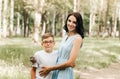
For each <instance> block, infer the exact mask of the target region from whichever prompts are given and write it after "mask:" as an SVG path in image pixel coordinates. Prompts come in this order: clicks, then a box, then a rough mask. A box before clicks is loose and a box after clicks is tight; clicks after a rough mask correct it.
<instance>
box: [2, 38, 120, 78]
mask: <svg viewBox="0 0 120 79" xmlns="http://www.w3.org/2000/svg"><path fill="white" fill-rule="evenodd" d="M55 40H56V45H55V49H57V48H58V47H59V43H60V40H61V38H58V37H57V38H55ZM119 48H120V40H118V39H117V38H107V39H106V40H102V39H96V38H85V39H84V42H83V46H82V48H81V49H80V53H79V55H78V58H77V61H76V67H75V69H77V70H79V69H86V68H89V67H94V68H98V69H99V68H104V67H107V66H109V65H110V64H111V63H113V62H118V61H119V60H120V52H119V51H120V49H119ZM38 50H41V46H40V45H38V44H34V43H33V42H32V41H31V38H11V39H9V38H7V39H0V62H2V63H0V71H2V72H1V73H0V79H30V67H31V63H30V62H29V57H30V56H32V55H33V54H34V53H35V52H36V51H38ZM6 73H7V74H6ZM76 79H79V75H76Z"/></svg>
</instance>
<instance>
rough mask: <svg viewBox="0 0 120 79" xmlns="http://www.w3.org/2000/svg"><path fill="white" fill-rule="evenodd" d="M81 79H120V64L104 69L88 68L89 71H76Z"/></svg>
mask: <svg viewBox="0 0 120 79" xmlns="http://www.w3.org/2000/svg"><path fill="white" fill-rule="evenodd" d="M75 73H77V74H80V76H79V78H80V79H120V63H113V64H111V65H110V66H109V67H107V68H104V69H100V70H98V69H94V68H88V69H87V70H81V71H76V70H75Z"/></svg>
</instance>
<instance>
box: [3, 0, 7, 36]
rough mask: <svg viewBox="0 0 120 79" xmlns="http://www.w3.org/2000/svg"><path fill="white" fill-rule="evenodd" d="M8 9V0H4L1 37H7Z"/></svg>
mask: <svg viewBox="0 0 120 79" xmlns="http://www.w3.org/2000/svg"><path fill="white" fill-rule="evenodd" d="M7 9H8V0H4V11H3V37H4V38H6V37H7V25H8V22H7V11H8V10H7Z"/></svg>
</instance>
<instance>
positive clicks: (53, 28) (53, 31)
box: [52, 11, 56, 35]
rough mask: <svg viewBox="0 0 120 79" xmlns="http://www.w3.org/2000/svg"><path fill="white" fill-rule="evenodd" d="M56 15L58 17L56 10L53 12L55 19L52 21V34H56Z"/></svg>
mask: <svg viewBox="0 0 120 79" xmlns="http://www.w3.org/2000/svg"><path fill="white" fill-rule="evenodd" d="M55 17H56V11H54V13H53V21H52V34H53V35H55Z"/></svg>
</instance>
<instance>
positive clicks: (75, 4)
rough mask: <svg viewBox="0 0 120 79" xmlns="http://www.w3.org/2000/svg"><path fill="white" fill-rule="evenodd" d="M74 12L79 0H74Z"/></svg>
mask: <svg viewBox="0 0 120 79" xmlns="http://www.w3.org/2000/svg"><path fill="white" fill-rule="evenodd" d="M73 12H77V0H74V9H73Z"/></svg>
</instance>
